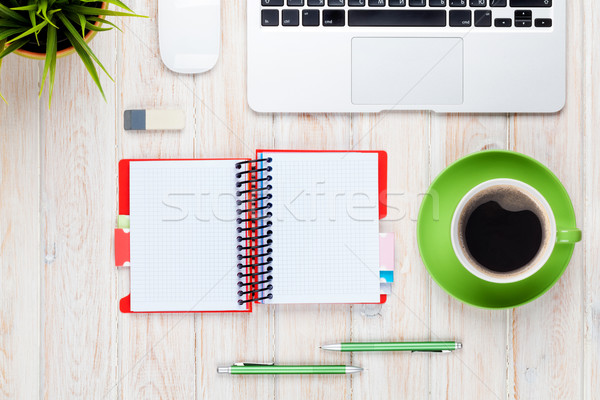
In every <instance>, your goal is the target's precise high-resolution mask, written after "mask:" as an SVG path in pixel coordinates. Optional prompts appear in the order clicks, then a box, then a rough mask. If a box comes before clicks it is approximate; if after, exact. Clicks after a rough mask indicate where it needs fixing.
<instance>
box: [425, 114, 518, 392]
mask: <svg viewBox="0 0 600 400" xmlns="http://www.w3.org/2000/svg"><path fill="white" fill-rule="evenodd" d="M432 120H433V123H432V129H431V179H432V180H433V179H435V177H436V176H437V175H438V174H439V173H440V172H441V171H442V169H444V168H445V167H447V166H448V165H450V164H451V163H453V162H454V161H456V160H458V159H460V158H461V157H464V156H466V155H467V154H470V153H473V152H477V151H481V150H489V149H505V148H506V145H507V139H508V119H507V116H506V115H469V114H465V115H456V114H449V115H435V114H434V115H433V116H432ZM506 316H507V312H506V311H488V310H481V309H478V308H475V307H471V306H468V305H465V304H463V303H461V302H459V301H458V300H456V299H454V298H453V297H451V296H449V295H448V294H446V292H445V291H444V290H443V289H442V288H440V287H439V286H438V285H437V284H436V283H435V282H433V281H432V283H431V337H432V340H448V339H455V340H457V341H460V342H462V343H463V346H464V347H463V349H462V350H459V351H455V352H453V353H452V354H450V355H449V356H447V357H445V356H444V355H441V356H439V355H432V356H431V373H430V385H431V393H432V398H440V399H441V398H461V399H465V400H466V399H504V398H505V396H506V394H505V393H506V368H505V365H506V350H505V349H506V330H507V324H506ZM450 395H451V396H450Z"/></svg>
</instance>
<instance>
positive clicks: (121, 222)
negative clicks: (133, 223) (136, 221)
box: [117, 215, 129, 229]
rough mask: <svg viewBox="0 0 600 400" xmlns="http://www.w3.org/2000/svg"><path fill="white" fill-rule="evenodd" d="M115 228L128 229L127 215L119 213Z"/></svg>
mask: <svg viewBox="0 0 600 400" xmlns="http://www.w3.org/2000/svg"><path fill="white" fill-rule="evenodd" d="M117 228H119V229H129V215H119V217H118V218H117Z"/></svg>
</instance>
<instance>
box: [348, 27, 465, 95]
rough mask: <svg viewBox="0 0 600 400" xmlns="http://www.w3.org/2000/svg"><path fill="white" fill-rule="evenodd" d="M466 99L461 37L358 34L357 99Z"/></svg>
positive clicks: (354, 82)
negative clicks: (368, 36)
mask: <svg viewBox="0 0 600 400" xmlns="http://www.w3.org/2000/svg"><path fill="white" fill-rule="evenodd" d="M462 102H463V41H462V39H461V38H354V39H352V103H353V104H379V105H392V106H393V105H436V104H439V105H446V104H462Z"/></svg>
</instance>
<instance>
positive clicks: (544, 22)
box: [535, 18, 552, 28]
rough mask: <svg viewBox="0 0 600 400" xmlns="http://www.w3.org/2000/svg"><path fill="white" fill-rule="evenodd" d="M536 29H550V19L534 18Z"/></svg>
mask: <svg viewBox="0 0 600 400" xmlns="http://www.w3.org/2000/svg"><path fill="white" fill-rule="evenodd" d="M535 26H536V28H552V20H551V19H550V18H536V20H535Z"/></svg>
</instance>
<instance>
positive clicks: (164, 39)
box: [158, 0, 221, 74]
mask: <svg viewBox="0 0 600 400" xmlns="http://www.w3.org/2000/svg"><path fill="white" fill-rule="evenodd" d="M158 40H159V46H160V55H161V58H162V60H163V62H164V63H165V65H166V66H167V67H168V68H169V69H170V70H172V71H175V72H179V73H182V74H198V73H201V72H206V71H208V70H210V69H212V68H213V67H214V66H215V64H216V63H217V60H218V59H219V51H220V47H221V0H158Z"/></svg>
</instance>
